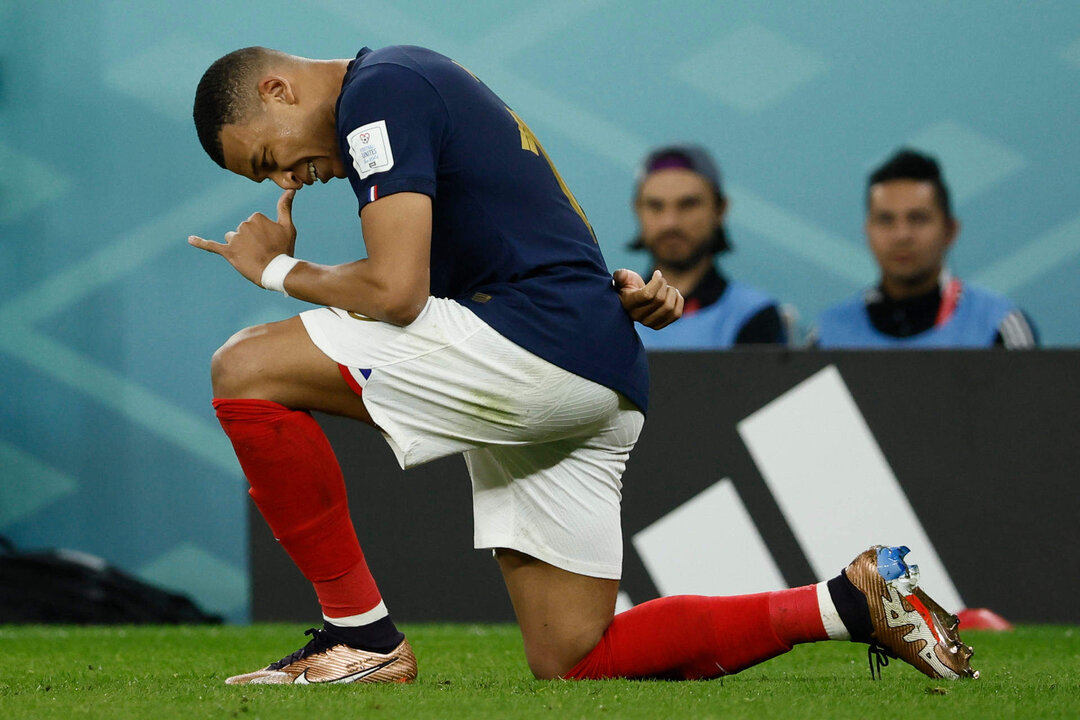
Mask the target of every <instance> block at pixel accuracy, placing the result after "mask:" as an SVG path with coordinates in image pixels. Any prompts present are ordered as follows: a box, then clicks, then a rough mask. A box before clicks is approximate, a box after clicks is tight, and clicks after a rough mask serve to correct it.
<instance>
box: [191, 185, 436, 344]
mask: <svg viewBox="0 0 1080 720" xmlns="http://www.w3.org/2000/svg"><path fill="white" fill-rule="evenodd" d="M294 195H295V191H292V190H286V191H285V192H284V193H283V194H282V196H281V200H280V201H279V202H278V219H277V221H274V220H271V219H270V218H268V217H266V216H265V215H262V214H259V213H256V214H255V215H252V216H251V217H250V218H248V219H247V220H246V221H244V222H243V223H241V225H240V226H239V227H238V228H237V229H236V230H235V231H233V232H230V233H226V234H225V242H224V243H217V242H212V241H209V240H204V239H202V238H199V237H195V236H192V237H191V238H189V239H188V242H190V243H191V244H192V245H194V246H195V247H198V248H201V249H203V250H207V251H209V252H213V253H215V254H217V255H221V256H222V257H224V258H225V259H226V260H228V261H229V263H230V264H232V266H233V267H234V268H236V270H237V271H238V272H240V274H241V275H243V276H244V277H246V278H247V279H248V280H250V281H251V282H253V283H255V284H256V285H260V286H262V285H264V278H265V276H264V272H265V271H266V268H267V266H268V265H269V264H270V262H271V260H273V259H274V258H276V257H277V256H278V255H285V256H291V255H292V254H293V248H294V246H295V243H296V229H295V228H294V227H293V224H292V199H293V196H294ZM360 219H361V222H362V223H363V229H364V244H365V245H366V246H367V250H368V257H367V258H366V259H363V260H357V261H355V262H350V263H344V264H342V265H319V264H317V263H311V262H303V261H300V262H296V264H295V265H293V266H292V269H290V270H289V271H288V273H287V275H285V277H284V288H285V291H286V292H287V293H288V294H289V295H290V296H292V297H295V298H297V299H300V300H306V301H307V302H310V303H314V304H317V305H328V306H331V307H338V308H341V309H343V310H349V311H352V312H355V313H359V314H361V315H366V316H368V317H371V318H375V319H376V320H382V321H384V322H388V323H393V324H395V325H408V324H409V323H411V322H412V321H413V320H415V319H416V316H417V315H419V314H420V311H421V310H422V309H423V308H424V305H425V304H426V303H427V299H428V295H429V293H430V285H431V280H430V274H429V263H430V257H431V198H429V197H428V196H427V195H423V194H420V193H409V192H402V193H396V194H394V195H388V196H386V197H384V198H380V199H379V200H377V201H375V202H372V203H368V204H367V205H365V206H364V209H363V211H362V213H361V217H360Z"/></svg>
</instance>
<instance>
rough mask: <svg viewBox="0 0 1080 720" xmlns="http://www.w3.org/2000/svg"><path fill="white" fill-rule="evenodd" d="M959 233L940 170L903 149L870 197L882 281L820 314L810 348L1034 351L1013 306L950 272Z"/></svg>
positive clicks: (872, 181) (872, 185) (874, 178)
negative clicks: (947, 260) (950, 253)
mask: <svg viewBox="0 0 1080 720" xmlns="http://www.w3.org/2000/svg"><path fill="white" fill-rule="evenodd" d="M959 232H960V222H959V221H958V220H957V219H956V218H955V217H953V214H952V208H951V206H950V203H949V190H948V188H947V187H946V185H945V181H944V179H943V178H942V176H941V170H940V168H939V167H938V163H937V162H936V161H935V160H934V159H933V158H932V157H929V156H928V155H924V154H922V153H919V152H916V151H914V150H911V149H906V148H905V149H902V150H900V151H899V152H897V153H896V154H895V155H893V156H892V157H891V158H889V159H888V160H887V161H886V162H885V163H884V164H883V165H882V166H881V167H879V168H878V169H877V170H875V171H874V172H873V173H872V174H871V175H870V178H869V180H868V182H867V190H866V237H867V240H868V242H869V245H870V250H871V251H872V252H873V253H874V259H875V260H877V263H878V266H879V267H880V268H881V279H880V281H879V282H878V285H877V286H876V287H873V288H871V289H869V290H866V291H864V292H861V293H859V294H858V295H856V296H855V297H853V298H850V299H849V300H847V301H845V302H843V303H841V304H839V305H836V306H834V307H832V308H829V309H828V310H826V311H825V312H824V313H822V315H821V316H820V318H819V319H818V322H817V327H816V329H815V331H814V333H813V335H812V341H811V342H812V344H814V345H816V346H817V347H821V348H838V347H909V348H924V347H991V346H998V347H1005V348H1010V349H1019V348H1031V347H1035V345H1036V344H1037V340H1036V335H1035V331H1034V329H1033V327H1032V324H1031V322H1029V320H1028V319H1027V317H1026V316H1025V315H1024V313H1023V312H1022V311H1021V310H1020V309H1019V308H1017V307H1016V305H1015V304H1013V302H1012V301H1010V300H1009V299H1008V298H1006V297H1004V296H1002V295H999V294H997V293H995V292H992V291H990V290H986V289H984V288H980V287H976V286H973V285H970V284H967V283H963V282H961V281H960V279H959V278H957V277H954V276H953V275H952V274H951V273H950V272H949V270H948V269H947V267H946V265H945V256H946V254H947V253H948V251H949V248H951V247H952V244H953V241H954V240H955V239H956V236H957V234H958V233H959Z"/></svg>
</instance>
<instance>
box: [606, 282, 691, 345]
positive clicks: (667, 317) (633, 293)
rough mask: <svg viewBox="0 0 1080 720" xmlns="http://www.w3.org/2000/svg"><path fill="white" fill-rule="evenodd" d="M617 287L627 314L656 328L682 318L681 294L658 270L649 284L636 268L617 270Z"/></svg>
mask: <svg viewBox="0 0 1080 720" xmlns="http://www.w3.org/2000/svg"><path fill="white" fill-rule="evenodd" d="M612 277H614V278H615V289H616V290H618V291H619V300H620V301H621V302H622V306H623V309H624V310H626V312H627V314H628V315H629V316H630V317H631V318H633V319H634V320H636V321H638V322H639V323H641V324H642V325H644V326H645V327H650V328H652V329H653V330H659V329H660V328H664V327H667V326H668V325H670V324H671V323H673V322H675V321H676V320H678V319H679V318H680V317H682V311H683V296H682V293H681V292H679V291H678V290H677V289H675V287H674V286H672V285H669V284H668V282H667V280H665V279H664V276H663V275H661V274H660V271H659V270H657V271H655V272H654V273H653V274H652V277H651V278H649V282H648V283H646V282H645V280H643V279H642V277H641V276H640V275H638V274H637V273H636V272H634V271H633V270H627V269H625V268H624V269H621V270H616V271H615V272H614V274H613V275H612Z"/></svg>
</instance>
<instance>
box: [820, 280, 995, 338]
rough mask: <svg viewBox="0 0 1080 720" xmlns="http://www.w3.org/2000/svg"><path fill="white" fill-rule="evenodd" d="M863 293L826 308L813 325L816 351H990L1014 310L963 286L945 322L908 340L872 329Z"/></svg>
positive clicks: (992, 295) (987, 294) (987, 293)
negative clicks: (875, 349)
mask: <svg viewBox="0 0 1080 720" xmlns="http://www.w3.org/2000/svg"><path fill="white" fill-rule="evenodd" d="M865 297H866V295H865V293H860V294H859V295H857V296H855V297H853V298H850V299H849V300H847V301H846V302H843V303H841V304H839V305H836V306H834V307H831V308H829V309H828V310H826V311H825V312H823V313H822V314H821V316H820V317H819V318H818V322H817V330H816V335H817V347H819V348H823V349H824V348H950V347H953V348H955V347H969V348H980V347H993V345H994V340H995V338H996V337H997V335H998V332H999V328H1000V326H1001V322H1002V320H1004V319H1005V317H1006V316H1007V315H1008V314H1009V313H1011V312H1014V311H1015V310H1016V306H1015V305H1014V304H1013V303H1012V301H1011V300H1009V299H1008V298H1007V297H1005V296H1003V295H999V294H997V293H995V292H991V291H990V290H985V289H983V288H980V287H975V286H972V285H968V284H966V283H965V284H964V285H963V290H962V292H961V293H960V296H959V298H958V299H957V302H956V310H955V311H954V312H953V313H952V315H951V316H950V317H949V319H948V320H946V321H945V322H943V323H941V324H940V325H936V326H934V327H932V328H930V329H929V330H925V331H923V332H921V333H918V334H916V335H912V336H910V337H893V336H892V335H886V334H885V333H883V332H881V331H880V330H878V329H877V328H875V327H874V325H873V323H872V322H871V321H870V313H868V312H867V310H866V300H865Z"/></svg>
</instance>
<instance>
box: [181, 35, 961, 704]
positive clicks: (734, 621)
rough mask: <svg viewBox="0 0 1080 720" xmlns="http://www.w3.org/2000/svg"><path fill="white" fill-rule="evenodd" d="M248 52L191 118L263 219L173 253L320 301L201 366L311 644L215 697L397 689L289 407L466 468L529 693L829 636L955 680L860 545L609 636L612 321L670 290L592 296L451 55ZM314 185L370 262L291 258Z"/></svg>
mask: <svg viewBox="0 0 1080 720" xmlns="http://www.w3.org/2000/svg"><path fill="white" fill-rule="evenodd" d="M251 56H252V57H253V58H254V59H255V64H254V65H253V67H256V68H257V71H256V72H254V73H251V74H249V75H246V76H244V77H241V75H243V73H245V72H247V71H246V70H245V69H244V67H246V66H245V63H243V62H238V63H237V64H236V67H237V68H238V69H236V70H235V71H231V72H230V71H223V70H222V68H228V67H229V66H230V63H231V62H232V61H231V60H230V58H229V56H226V58H225V59H223V60H220V61H219V63H220V65H219V64H218V63H215V65H214V67H213V68H212V72H210V73H208V76H207V78H204V80H203V82H202V83H200V86H199V89H198V91H197V92H196V99H195V113H194V114H195V117H196V123H197V124H198V125H199V134H200V137H201V138H203V143H204V146H205V147H206V148H207V152H208V153H209V154H210V155H211V157H215V156H217V157H219V158H220V160H221V162H223V164H224V165H225V167H226V168H227V169H229V170H230V171H232V172H234V173H237V174H239V175H243V176H245V177H247V178H250V179H252V180H255V181H261V180H264V179H266V178H271V179H272V180H273V181H274V182H275V183H277V184H278V185H280V186H281V187H282V188H285V192H284V193H283V194H282V196H281V199H280V201H279V203H278V217H277V220H276V221H275V220H271V219H270V218H267V217H265V216H263V215H260V214H258V213H256V214H255V215H252V216H251V217H250V218H249V219H248V220H247V221H245V222H244V223H242V224H241V225H240V226H239V227H238V228H237V229H236V230H235V231H234V232H229V233H226V235H225V243H217V242H211V241H208V240H204V239H202V238H199V237H196V236H191V237H190V238H189V242H190V243H191V244H192V245H194V246H195V247H198V248H201V249H203V250H207V251H209V252H212V253H215V254H218V255H221V256H222V257H224V258H225V259H226V260H228V261H229V262H230V263H231V264H232V265H233V267H234V268H236V270H238V271H239V272H240V273H241V274H242V275H244V277H246V278H247V279H248V280H250V281H252V282H253V283H255V284H257V285H260V286H262V287H264V288H267V289H272V290H276V291H278V292H283V293H286V294H287V295H291V296H293V297H296V298H298V299H300V300H304V301H307V302H311V303H314V304H316V305H320V306H322V307H319V308H318V309H313V310H308V311H306V312H303V313H301V314H300V316H299V317H297V318H291V319H289V320H285V321H282V322H278V323H271V324H269V325H264V326H260V327H256V328H249V329H247V330H244V331H242V332H240V333H238V334H236V335H234V336H233V337H232V338H231V339H230V340H229V341H228V342H227V343H226V344H225V345H224V346H222V347H221V348H220V349H219V350H218V351H217V352H216V353H215V354H214V359H213V362H212V367H211V375H212V381H213V390H214V395H215V399H214V407H215V409H216V411H217V415H218V418H219V420H220V422H221V425H222V427H223V428H224V430H225V432H226V434H227V435H228V436H229V439H230V440H231V441H232V444H233V447H234V449H235V451H236V454H237V457H238V458H239V460H240V464H241V466H242V467H243V469H244V473H245V475H246V476H247V479H248V482H249V483H250V485H251V489H250V493H251V497H252V499H253V500H254V502H255V504H256V506H257V507H258V508H259V511H260V512H261V513H262V515H263V517H264V518H265V519H266V521H267V523H268V524H269V526H270V528H271V529H272V530H273V532H274V536H275V537H276V538H277V539H278V540H279V542H280V543H281V545H282V546H283V547H284V548H285V550H286V551H287V552H288V553H289V556H290V557H291V558H292V559H293V561H294V562H295V563H296V565H297V566H298V567H299V568H300V570H301V571H302V572H303V573H304V575H305V577H307V578H308V579H309V580H310V581H311V582H312V584H313V585H314V588H315V591H316V595H317V596H318V599H319V603H320V605H321V607H322V612H323V620H324V626H323V629H321V630H314V629H313V630H310V631H309V633H310V634H311V635H312V640H311V641H310V642H309V643H308V644H307V645H306V646H304V647H303V648H301V649H300V650H298V651H296V652H294V653H292V654H290V655H287V656H286V657H284V658H282V659H281V660H279V661H277V662H274V663H272V664H270V665H269V666H267V667H266V668H263V669H260V670H256V671H254V672H251V673H247V674H244V675H238V676H235V677H232V678H229V679H228V680H227V682H228V683H230V684H245V683H260V684H270V683H273V684H280V683H293V684H313V683H346V682H401V681H409V680H411V679H413V678H414V677H415V676H416V671H417V670H416V659H415V657H414V656H413V653H412V650H411V649H410V647H409V644H408V641H407V640H405V638H404V636H403V635H402V634H401V633H400V632H399V631H398V629H397V628H396V626H395V625H394V622H393V621H392V620H391V618H390V615H389V612H388V610H387V607H386V604H385V603H384V602H383V599H382V596H381V594H380V593H379V590H378V587H377V585H376V583H375V580H374V578H373V577H372V574H371V572H370V571H369V569H368V567H367V563H366V561H365V559H364V555H363V552H362V551H361V549H360V544H359V542H358V540H357V535H356V531H355V529H354V528H353V525H352V521H351V519H350V516H349V510H348V504H347V502H346V498H345V487H344V483H343V479H342V475H341V469H340V468H339V466H338V464H337V461H336V459H335V457H334V454H333V450H332V449H331V448H330V445H329V443H328V441H327V439H326V436H325V435H324V434H323V433H322V430H321V429H320V428H319V426H318V424H317V423H316V422H315V421H314V420H313V419H312V417H311V416H310V415H309V414H308V412H307V411H309V410H320V411H323V412H328V413H334V414H338V415H343V416H347V417H351V418H355V419H357V420H361V421H363V422H366V423H368V424H371V425H374V426H375V427H377V428H378V429H379V430H381V431H382V433H383V435H384V436H385V438H386V440H387V442H388V444H389V445H390V447H391V449H392V450H393V451H394V453H395V455H396V456H397V458H398V461H399V464H400V465H401V466H402V467H403V468H407V467H410V466H414V465H417V464H420V463H423V462H427V461H429V460H433V459H435V458H438V457H443V456H446V455H450V454H455V453H462V454H463V455H464V456H465V460H466V465H467V466H468V469H469V474H470V477H471V478H472V485H473V508H474V520H475V534H474V544H475V545H476V547H478V548H491V549H493V550H494V552H495V557H496V560H497V562H498V564H499V568H500V570H501V571H502V574H503V579H504V581H505V583H506V587H507V590H508V591H509V594H510V599H511V602H512V604H513V607H514V611H515V614H516V615H517V619H518V624H519V626H520V627H521V633H522V638H523V640H524V646H525V654H526V657H527V659H528V662H529V666H530V668H531V669H532V671H533V673H534V674H535V675H536V676H537V677H539V678H555V677H566V678H601V677H678V678H700V677H715V676H718V675H723V674H728V673H733V672H738V671H739V670H741V669H743V668H745V667H748V666H749V665H752V664H754V663H757V662H761V661H762V660H765V659H767V658H770V657H773V656H775V655H777V654H779V653H782V652H785V651H787V650H789V649H790V648H791V646H792V645H793V644H795V643H799V642H810V641H815V640H825V639H830V638H843V639H847V638H853V639H855V640H858V641H862V642H867V643H873V644H875V645H878V646H882V647H884V648H886V651H887V652H890V653H893V654H894V655H897V656H899V657H902V658H904V659H905V660H906V661H907V662H909V663H911V664H912V665H914V666H915V667H916V668H918V669H919V670H920V671H921V672H923V673H925V674H927V675H930V676H932V677H950V678H954V677H971V676H974V675H976V673H974V671H972V670H971V667H970V665H969V663H968V659H969V658H970V655H971V653H970V649H969V648H967V646H965V645H963V644H962V643H961V642H960V640H959V637H958V636H957V634H956V631H955V630H956V627H955V618H954V617H952V616H950V615H949V614H948V613H946V612H944V611H942V610H940V608H937V607H936V606H934V605H932V603H930V601H929V599H928V598H925V596H924V595H922V594H921V591H920V590H918V589H915V587H914V573H913V569H914V568H913V567H909V566H908V565H907V564H906V563H905V562H904V559H903V555H904V553H905V552H906V550H907V549H906V548H891V549H890V548H880V547H875V548H872V549H871V550H868V551H866V552H864V553H862V554H861V555H859V557H858V558H856V560H855V561H854V562H853V563H852V564H851V565H850V566H849V567H848V568H847V570H846V571H845V573H844V574H842V575H840V576H838V577H836V578H834V579H833V580H830V581H828V582H823V583H819V584H817V585H809V586H806V587H802V588H795V589H792V590H786V591H780V592H774V593H763V594H761V595H750V596H740V597H733V598H701V597H685V596H682V597H670V598H661V599H658V600H654V601H652V602H649V603H645V604H643V605H640V606H638V607H636V608H634V609H633V610H630V611H627V612H625V613H621V614H620V615H618V616H617V617H615V616H614V607H615V598H616V594H617V592H618V586H619V576H620V572H621V560H622V535H621V528H620V520H619V504H620V499H621V487H622V483H621V478H622V473H623V469H624V467H625V463H626V460H627V458H628V456H629V453H630V451H631V449H632V448H633V446H634V443H635V442H636V440H637V437H638V434H639V432H640V431H641V427H642V424H643V421H644V410H645V407H646V403H647V398H648V375H647V366H646V362H645V356H644V351H643V349H642V347H641V344H640V342H639V341H638V338H637V335H636V333H635V332H634V329H633V323H632V321H631V319H630V317H635V318H639V319H641V320H643V321H645V322H646V323H648V324H650V325H651V326H657V327H659V326H663V325H665V324H667V323H669V322H671V321H673V320H674V319H676V318H677V317H678V314H679V310H680V308H681V306H682V298H681V295H680V294H679V293H678V291H677V290H675V289H674V288H671V287H670V286H668V285H667V284H666V282H665V281H664V279H663V277H662V276H661V275H659V274H656V275H654V276H653V277H652V278H651V279H650V281H649V283H647V284H646V283H644V282H643V281H642V279H641V278H640V277H639V276H637V275H636V273H630V272H625V271H624V272H619V273H616V278H615V280H616V283H617V287H613V285H612V278H611V276H610V275H609V274H608V272H607V270H606V268H605V266H604V262H603V258H602V257H601V255H600V251H599V249H598V245H597V243H596V240H595V238H594V236H593V233H592V228H591V227H590V225H589V223H588V220H587V219H586V217H585V214H584V213H583V212H582V210H581V207H580V206H579V205H578V203H577V201H576V200H575V199H574V196H573V194H572V193H571V192H570V190H569V189H568V188H567V186H566V184H565V183H564V182H563V181H562V179H561V178H560V177H559V175H558V173H557V172H556V170H555V168H554V166H553V165H552V164H551V161H550V159H549V158H548V156H547V154H546V153H545V152H544V149H543V147H541V145H540V143H539V141H538V140H537V138H536V136H535V135H534V134H533V133H532V131H531V130H530V129H529V127H528V126H527V125H526V124H525V123H524V121H522V119H521V118H520V117H518V115H517V114H515V113H514V112H513V111H512V110H510V109H509V108H508V107H507V106H506V105H505V104H504V103H503V102H502V101H501V100H500V99H499V98H498V97H497V96H496V95H495V94H494V93H492V92H491V91H490V90H489V89H488V88H487V87H486V86H484V85H483V83H481V82H480V81H479V80H478V79H476V77H475V76H473V75H472V74H471V73H470V72H469V71H467V70H465V69H464V68H463V67H461V66H460V65H458V64H457V63H455V62H454V61H452V60H450V59H449V58H446V57H443V56H442V55H439V54H437V53H434V52H432V51H430V50H425V49H423V48H418V47H403V46H396V47H388V48H382V49H380V50H374V51H373V50H370V49H368V48H363V49H362V50H361V51H360V53H359V54H358V55H357V56H356V58H355V59H352V60H348V59H346V60H331V61H317V60H308V59H305V58H298V57H292V56H288V55H280V54H266V53H261V52H258V51H256V52H255V53H253V54H252V55H251ZM222 89H225V90H224V91H223V90H222ZM245 96H247V97H245ZM236 107H241V108H243V107H247V108H249V109H248V110H246V111H243V112H241V113H240V114H237V115H229V114H228V113H229V112H231V111H230V110H229V108H236ZM226 118H231V119H228V120H227V119H226ZM219 150H220V152H219ZM332 177H348V178H349V181H350V183H351V185H352V187H353V190H354V191H355V193H356V197H357V199H358V201H359V203H360V221H361V225H362V229H363V235H364V243H365V245H366V246H367V257H366V258H365V259H363V260H357V261H355V262H350V263H345V264H342V265H336V266H323V265H317V264H315V263H311V262H303V261H301V260H299V259H297V258H295V257H294V247H295V242H296V229H295V227H294V226H293V223H292V215H291V212H292V203H293V198H294V194H295V192H296V190H297V189H299V188H301V187H303V186H305V185H311V184H313V183H315V182H316V181H322V182H326V181H328V180H329V179H330V178H332ZM620 300H621V301H622V302H621V303H620ZM627 311H629V316H628V314H627ZM360 507H362V508H363V511H364V512H365V513H368V512H374V511H375V510H374V509H372V508H370V506H369V505H368V504H361V505H360ZM897 593H902V595H900V594H897ZM433 597H438V592H435V593H434V594H433ZM905 597H906V598H908V599H907V600H905V599H904V598H905ZM882 598H889V603H891V604H890V605H882V602H883V600H882ZM890 607H891V608H892V609H893V611H894V614H892V615H890V614H888V612H889V608H890ZM917 607H918V608H923V609H922V610H919V611H917V610H916V608H917ZM927 607H929V608H930V609H929V610H926V609H925V608H927ZM895 612H902V615H900V616H897V615H895ZM920 613H921V614H920ZM897 617H900V623H899V624H898V623H897V621H896V618H897ZM898 628H899V629H898ZM909 630H910V631H911V632H910V633H909V634H907V635H904V634H902V632H903V633H906V632H907V631H909ZM920 653H921V654H920Z"/></svg>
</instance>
